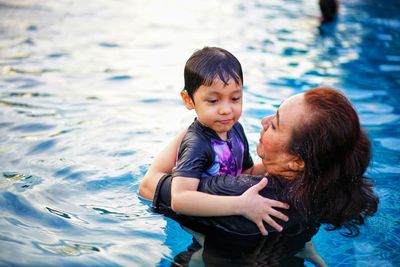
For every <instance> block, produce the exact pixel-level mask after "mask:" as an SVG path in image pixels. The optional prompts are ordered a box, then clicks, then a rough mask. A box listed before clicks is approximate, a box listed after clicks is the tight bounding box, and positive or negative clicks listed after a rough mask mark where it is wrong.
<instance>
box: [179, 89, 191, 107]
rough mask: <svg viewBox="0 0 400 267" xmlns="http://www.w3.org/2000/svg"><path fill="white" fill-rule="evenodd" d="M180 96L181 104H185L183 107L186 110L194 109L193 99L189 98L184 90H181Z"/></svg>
mask: <svg viewBox="0 0 400 267" xmlns="http://www.w3.org/2000/svg"><path fill="white" fill-rule="evenodd" d="M181 98H182V101H183V104H185V107H186V108H187V109H188V110H191V109H194V103H193V100H192V99H191V98H190V96H189V94H188V92H187V91H186V90H182V91H181Z"/></svg>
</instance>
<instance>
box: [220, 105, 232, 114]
mask: <svg viewBox="0 0 400 267" xmlns="http://www.w3.org/2000/svg"><path fill="white" fill-rule="evenodd" d="M219 112H220V113H221V114H229V113H231V112H232V107H231V106H230V105H229V104H224V105H223V106H222V107H221V109H220V110H219Z"/></svg>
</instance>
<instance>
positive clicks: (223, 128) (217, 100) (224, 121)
mask: <svg viewBox="0 0 400 267" xmlns="http://www.w3.org/2000/svg"><path fill="white" fill-rule="evenodd" d="M186 95H187V94H186ZM242 96H243V90H242V86H241V85H237V84H236V83H235V80H233V79H230V80H229V81H228V85H225V84H224V83H223V82H222V81H221V80H220V79H216V80H215V81H214V82H213V84H212V85H211V86H204V85H202V86H200V87H199V88H198V89H197V90H196V91H195V92H194V95H193V99H194V103H193V101H192V100H191V99H190V98H189V97H188V96H187V97H185V96H184V95H182V98H183V100H184V102H185V105H186V107H187V108H188V109H194V110H195V111H196V113H197V119H198V120H199V122H200V123H201V124H203V125H205V126H207V127H209V128H211V129H213V130H214V131H215V132H216V133H217V134H218V135H219V137H220V138H221V139H223V140H226V139H227V132H228V131H229V130H230V129H231V128H232V126H233V125H234V124H235V123H236V122H237V121H238V120H239V118H240V115H241V114H242V99H243V98H242Z"/></svg>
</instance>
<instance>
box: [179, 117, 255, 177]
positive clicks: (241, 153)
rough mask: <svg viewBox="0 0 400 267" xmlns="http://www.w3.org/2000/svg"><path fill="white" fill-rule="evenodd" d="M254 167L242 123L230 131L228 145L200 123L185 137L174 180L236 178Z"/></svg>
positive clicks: (191, 127) (190, 128)
mask: <svg viewBox="0 0 400 267" xmlns="http://www.w3.org/2000/svg"><path fill="white" fill-rule="evenodd" d="M253 165H254V163H253V160H252V158H251V156H250V153H249V145H248V142H247V138H246V136H245V134H244V131H243V127H242V125H241V124H240V123H239V122H237V123H235V124H234V125H233V127H232V128H231V129H230V130H229V131H228V140H227V141H224V140H222V139H221V138H220V137H219V136H218V135H217V133H216V132H215V131H213V130H212V129H210V128H208V127H206V126H204V125H202V124H201V123H200V122H199V121H198V120H197V119H196V120H195V121H194V122H193V123H192V124H191V125H190V127H189V128H188V131H187V133H186V134H185V136H184V137H183V140H182V143H181V145H180V147H179V152H178V161H177V163H176V167H175V168H174V169H173V173H172V176H173V177H176V176H181V177H191V178H198V179H201V178H204V177H209V176H215V175H224V174H228V175H232V176H234V175H237V174H241V173H242V171H243V170H246V169H248V168H250V167H252V166H253Z"/></svg>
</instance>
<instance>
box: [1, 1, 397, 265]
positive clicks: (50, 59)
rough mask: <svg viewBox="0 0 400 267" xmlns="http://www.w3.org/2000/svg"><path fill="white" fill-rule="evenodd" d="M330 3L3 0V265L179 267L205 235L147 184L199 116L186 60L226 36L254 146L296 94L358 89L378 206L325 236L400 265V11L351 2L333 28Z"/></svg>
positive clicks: (322, 242) (324, 247) (329, 250)
mask: <svg viewBox="0 0 400 267" xmlns="http://www.w3.org/2000/svg"><path fill="white" fill-rule="evenodd" d="M316 2H317V1H305V0H303V1H294V0H287V1H277V0H272V1H257V0H250V1H239V0H233V1H229V4H228V3H227V2H226V1H221V0H218V1H190V2H189V1H184V0H171V1H159V0H150V1H135V0H132V1H128V0H121V1H105V0H102V1H76V0H70V1H65V0H61V1H38V0H24V1H11V0H5V1H1V2H0V18H1V19H0V33H1V34H0V133H1V134H0V162H1V163H0V212H1V215H0V265H17V266H24V265H26V266H46V265H48V266H60V265H63V266H168V265H170V263H171V261H172V260H173V257H174V256H175V255H177V254H178V253H179V252H181V251H183V250H185V249H186V247H187V246H188V245H189V244H190V241H191V236H190V235H189V234H188V233H186V232H185V231H183V230H182V229H181V228H180V226H179V225H178V224H176V223H174V222H173V221H171V220H169V219H166V218H164V217H161V216H160V215H157V214H154V213H152V212H151V210H150V208H149V203H148V202H147V201H145V200H142V199H140V198H139V197H138V195H137V189H138V184H139V182H140V180H141V178H142V177H143V175H144V173H145V172H146V169H147V167H148V166H149V164H150V163H151V161H152V158H153V157H154V156H155V154H156V153H157V151H159V150H160V149H161V148H162V146H163V145H164V144H165V143H166V142H167V141H168V140H169V139H170V138H172V137H173V136H174V135H175V134H176V133H177V132H179V130H180V129H182V128H183V127H185V126H186V125H188V124H189V123H190V122H191V120H192V118H193V116H194V114H193V113H190V112H188V111H186V110H185V109H184V107H183V105H182V104H181V102H180V99H179V91H180V90H181V88H182V84H183V77H182V76H183V75H182V74H183V66H184V63H185V61H186V59H187V58H188V56H189V55H190V54H191V53H192V52H193V51H194V50H195V49H197V48H201V47H203V46H205V45H215V46H221V47H224V48H226V49H227V50H229V51H231V52H233V53H234V54H235V55H236V56H237V57H238V59H239V60H240V61H241V63H242V66H243V69H244V81H245V84H246V86H245V103H244V114H243V116H242V118H241V121H242V124H243V125H244V127H245V130H246V133H247V135H248V138H249V141H250V147H251V148H254V147H255V144H256V142H257V140H258V136H259V130H260V124H259V120H260V119H261V118H262V117H263V116H265V115H267V114H269V113H268V112H267V111H268V110H270V111H271V113H272V112H273V110H274V109H275V108H276V106H277V105H279V103H280V102H281V101H282V100H283V99H285V98H286V97H288V96H290V95H292V94H294V93H298V92H301V91H304V90H307V89H309V88H312V87H314V86H317V85H327V86H333V87H336V88H339V89H341V90H343V91H344V92H345V94H346V95H347V96H349V97H350V99H351V100H352V102H353V103H354V105H355V107H356V109H357V110H358V112H359V114H360V118H361V121H362V124H363V126H364V127H365V128H366V130H367V132H368V134H369V136H370V137H371V140H372V145H373V163H372V164H371V166H370V168H369V170H368V175H369V176H371V177H372V178H373V179H374V182H375V183H376V189H377V193H378V195H379V197H380V206H379V211H378V213H377V215H376V216H375V217H373V218H371V219H370V220H369V221H368V222H367V224H366V226H365V227H362V228H361V234H360V236H358V237H357V238H354V239H349V238H345V237H342V236H341V235H340V234H339V233H338V232H326V231H324V230H323V229H320V231H319V233H318V234H317V235H316V236H315V237H314V241H315V243H316V245H317V249H318V251H319V252H320V254H321V255H322V256H323V257H324V258H325V260H326V261H327V263H328V264H329V265H330V266H399V265H400V256H399V253H398V251H400V245H399V244H400V240H399V239H400V219H399V217H398V215H397V214H398V211H399V210H400V204H399V203H400V193H399V192H398V188H400V179H399V178H400V175H399V174H400V163H399V162H400V138H399V136H400V127H399V126H400V110H399V106H400V105H399V104H400V92H399V90H398V87H399V85H400V19H399V18H398V14H399V12H400V6H399V4H398V1H395V0H388V1H384V2H379V1H375V2H377V3H373V1H363V0H352V1H342V2H343V3H342V5H341V9H340V17H339V20H338V21H337V23H336V24H334V25H330V26H324V27H322V28H320V27H319V23H318V17H319V10H318V7H317V4H316ZM252 153H253V156H254V158H256V154H255V150H254V149H253V150H252Z"/></svg>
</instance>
